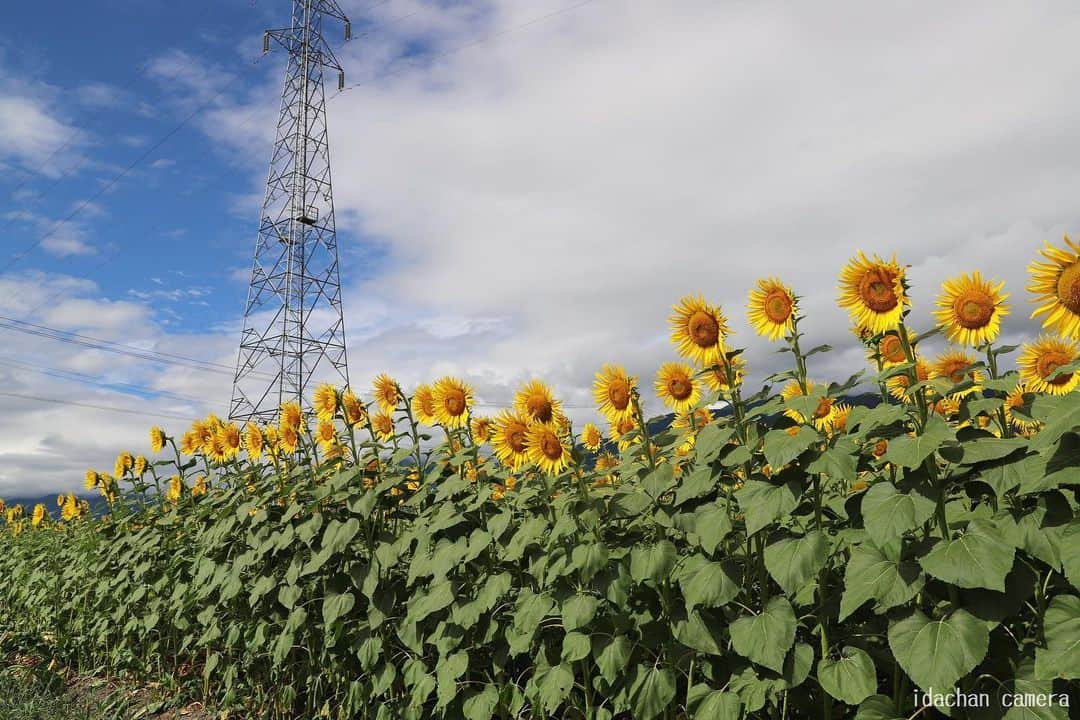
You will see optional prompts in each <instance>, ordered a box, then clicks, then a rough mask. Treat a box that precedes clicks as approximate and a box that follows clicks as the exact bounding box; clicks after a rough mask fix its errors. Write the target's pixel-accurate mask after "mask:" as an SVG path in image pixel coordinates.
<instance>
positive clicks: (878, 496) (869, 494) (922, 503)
mask: <svg viewBox="0 0 1080 720" xmlns="http://www.w3.org/2000/svg"><path fill="white" fill-rule="evenodd" d="M936 507H937V503H936V502H935V501H934V500H933V499H932V498H930V497H928V496H926V495H924V494H923V493H922V492H920V491H918V490H911V491H909V492H903V493H902V492H900V491H899V490H897V489H896V486H895V485H893V484H892V483H890V482H877V483H874V484H873V485H872V486H870V489H869V490H867V491H866V494H865V495H864V496H863V501H862V512H863V525H864V526H865V527H866V532H867V534H868V535H869V536H870V537H871V538H872V539H873V540H874V542H876V543H878V544H884V543H887V542H891V541H892V540H895V539H896V538H899V537H901V536H902V535H903V534H904V533H906V532H908V531H909V530H914V529H915V528H917V527H919V526H920V525H922V524H923V523H924V522H926V521H927V520H928V519H929V518H930V516H931V515H933V514H934V509H935V508H936Z"/></svg>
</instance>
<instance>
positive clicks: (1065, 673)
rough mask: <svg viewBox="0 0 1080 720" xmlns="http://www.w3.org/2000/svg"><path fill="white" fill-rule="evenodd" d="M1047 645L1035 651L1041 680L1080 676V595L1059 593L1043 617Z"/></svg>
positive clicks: (1037, 669)
mask: <svg viewBox="0 0 1080 720" xmlns="http://www.w3.org/2000/svg"><path fill="white" fill-rule="evenodd" d="M1043 636H1044V637H1045V638H1046V647H1045V648H1039V649H1038V650H1036V651H1035V677H1036V678H1038V679H1039V680H1053V679H1055V678H1063V679H1065V680H1077V679H1080V597H1076V596H1075V595H1058V596H1057V597H1055V598H1054V599H1053V600H1051V601H1050V605H1049V606H1048V607H1047V608H1046V614H1045V616H1044V617H1043Z"/></svg>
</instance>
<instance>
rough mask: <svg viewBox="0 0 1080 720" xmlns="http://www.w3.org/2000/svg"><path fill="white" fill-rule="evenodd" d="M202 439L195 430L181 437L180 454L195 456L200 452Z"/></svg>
mask: <svg viewBox="0 0 1080 720" xmlns="http://www.w3.org/2000/svg"><path fill="white" fill-rule="evenodd" d="M199 449H200V437H199V434H198V433H196V432H195V431H194V430H188V431H187V432H186V433H184V434H183V435H181V436H180V452H182V453H183V454H185V455H194V454H195V453H197V452H199Z"/></svg>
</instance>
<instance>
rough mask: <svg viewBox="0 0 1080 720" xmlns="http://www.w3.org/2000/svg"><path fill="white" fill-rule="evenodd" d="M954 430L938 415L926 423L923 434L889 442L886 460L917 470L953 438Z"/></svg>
mask: <svg viewBox="0 0 1080 720" xmlns="http://www.w3.org/2000/svg"><path fill="white" fill-rule="evenodd" d="M953 435H954V433H953V429H952V428H951V427H950V426H949V424H948V423H947V422H945V421H944V420H942V419H941V418H940V417H938V416H937V415H933V416H931V417H930V419H929V420H927V422H926V427H925V428H923V431H922V433H921V434H919V435H916V436H914V437H910V436H907V435H905V436H903V437H898V438H896V439H895V440H891V441H890V442H889V449H888V450H886V451H885V459H886V460H888V461H889V462H891V463H893V464H894V465H899V466H900V467H904V468H917V467H919V466H920V465H922V464H923V461H924V460H925V459H926V458H928V457H930V454H931V453H933V452H934V451H935V450H937V449H938V448H939V447H941V446H942V444H944V442H945V441H946V440H951V439H952V438H953Z"/></svg>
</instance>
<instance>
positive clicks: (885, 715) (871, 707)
mask: <svg viewBox="0 0 1080 720" xmlns="http://www.w3.org/2000/svg"><path fill="white" fill-rule="evenodd" d="M855 720H907V716H906V715H905V714H904V713H900V712H897V711H896V706H895V705H893V702H892V698H890V697H889V696H888V695H871V696H870V697H868V698H866V699H865V700H863V701H862V703H861V704H860V705H859V710H858V712H856V713H855Z"/></svg>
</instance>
